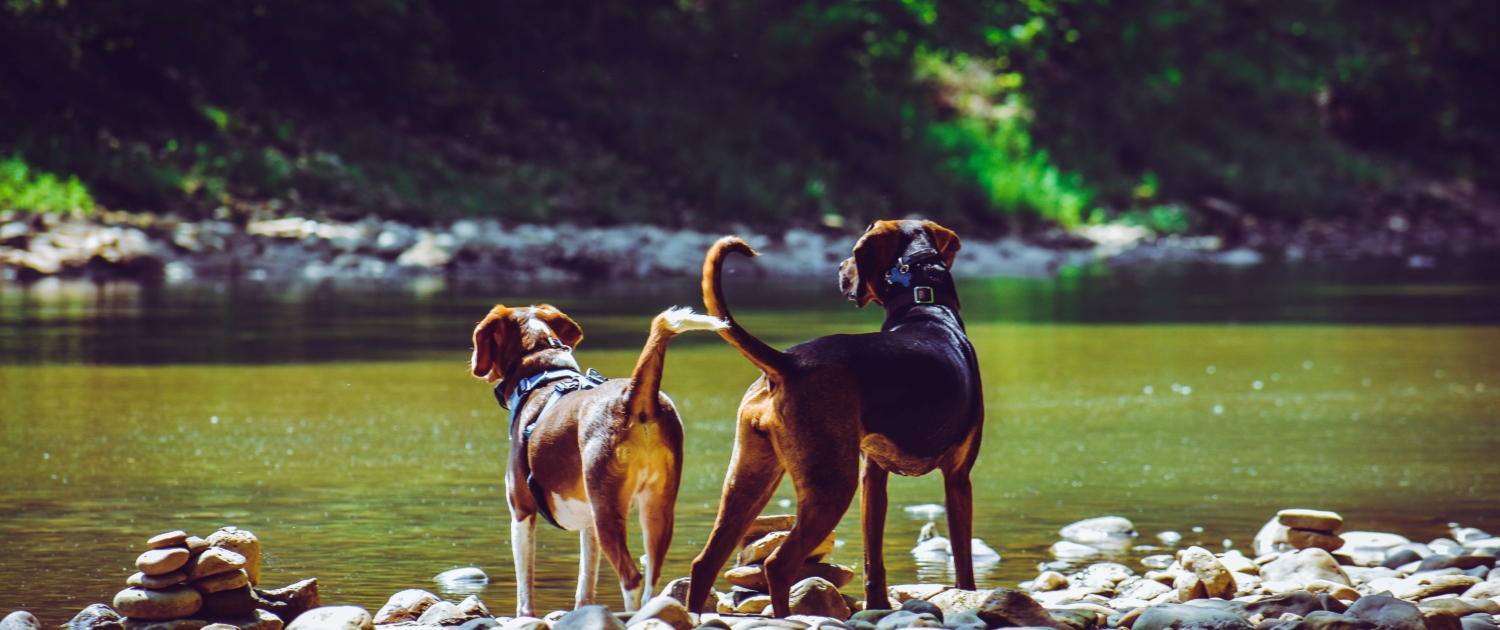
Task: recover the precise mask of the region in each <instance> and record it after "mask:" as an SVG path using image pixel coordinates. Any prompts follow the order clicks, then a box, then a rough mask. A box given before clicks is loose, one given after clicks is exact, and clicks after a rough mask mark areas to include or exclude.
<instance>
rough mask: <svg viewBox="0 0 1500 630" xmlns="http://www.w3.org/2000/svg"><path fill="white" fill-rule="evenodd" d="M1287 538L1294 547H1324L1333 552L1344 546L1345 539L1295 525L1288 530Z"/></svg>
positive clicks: (1325, 549) (1323, 548)
mask: <svg viewBox="0 0 1500 630" xmlns="http://www.w3.org/2000/svg"><path fill="white" fill-rule="evenodd" d="M1286 540H1287V543H1289V544H1291V546H1292V547H1293V548H1294V549H1322V550H1324V551H1328V552H1332V551H1337V550H1338V549H1340V548H1342V547H1343V546H1344V539H1342V538H1339V537H1338V536H1335V535H1333V534H1330V533H1328V532H1323V531H1317V530H1312V529H1298V528H1295V527H1294V528H1292V529H1290V530H1287V534H1286Z"/></svg>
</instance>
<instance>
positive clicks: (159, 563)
mask: <svg viewBox="0 0 1500 630" xmlns="http://www.w3.org/2000/svg"><path fill="white" fill-rule="evenodd" d="M189 555H190V554H189V553H188V550H187V548H186V547H170V548H167V549H151V550H148V551H147V552H146V553H143V554H141V555H140V556H139V557H137V558H136V559H135V568H136V569H137V570H139V571H140V572H141V573H144V574H146V575H162V574H164V573H171V572H173V571H176V570H178V569H181V568H182V565H185V564H187V561H188V557H189Z"/></svg>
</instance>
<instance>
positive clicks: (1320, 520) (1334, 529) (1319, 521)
mask: <svg viewBox="0 0 1500 630" xmlns="http://www.w3.org/2000/svg"><path fill="white" fill-rule="evenodd" d="M1276 520H1277V521H1278V522H1280V523H1281V524H1282V525H1285V526H1287V527H1290V528H1292V529H1312V530H1317V531H1320V532H1329V533H1333V534H1337V533H1338V532H1339V530H1341V529H1343V528H1344V517H1342V516H1339V515H1338V513H1337V512H1325V511H1322V510H1307V509H1301V508H1294V509H1290V510H1282V511H1280V512H1277V513H1276Z"/></svg>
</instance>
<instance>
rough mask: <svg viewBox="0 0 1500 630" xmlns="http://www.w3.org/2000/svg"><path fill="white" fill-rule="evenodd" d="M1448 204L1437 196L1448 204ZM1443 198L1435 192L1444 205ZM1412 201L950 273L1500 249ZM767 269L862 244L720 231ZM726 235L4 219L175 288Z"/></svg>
mask: <svg viewBox="0 0 1500 630" xmlns="http://www.w3.org/2000/svg"><path fill="white" fill-rule="evenodd" d="M1438 192H1441V191H1438ZM1438 192H1432V193H1431V194H1433V195H1436V194H1438ZM1437 205H1438V207H1439V208H1441V209H1442V210H1441V211H1428V212H1419V211H1417V209H1419V208H1421V207H1422V204H1421V203H1414V202H1412V201H1411V200H1406V201H1405V202H1403V203H1401V204H1397V205H1396V206H1395V207H1397V208H1400V209H1399V210H1392V211H1390V212H1386V213H1373V214H1371V215H1369V216H1368V217H1366V218H1363V219H1354V218H1340V219H1334V220H1329V221H1316V220H1308V221H1303V222H1301V223H1299V224H1297V225H1288V224H1278V223H1265V222H1257V221H1255V220H1254V219H1253V218H1251V217H1248V216H1239V215H1233V214H1232V213H1230V214H1228V215H1226V218H1225V219H1224V220H1223V221H1221V222H1220V223H1218V224H1215V225H1211V226H1208V227H1207V228H1206V229H1205V232H1211V233H1205V234H1200V235H1196V236H1185V235H1177V234H1158V233H1156V232H1153V231H1151V230H1150V229H1147V228H1145V227H1141V226H1137V225H1129V224H1124V223H1115V224H1103V225H1088V226H1083V227H1080V228H1077V229H1074V230H1071V231H1064V230H1062V229H1061V228H1056V227H1052V228H1045V229H1040V230H1038V231H1035V232H1033V233H1029V234H1022V235H1018V236H1001V237H993V238H984V237H969V238H965V239H964V247H963V250H962V251H961V252H960V254H959V259H958V262H957V263H955V265H954V271H955V273H957V274H960V275H967V276H1011V277H1046V276H1050V275H1053V274H1055V273H1056V272H1057V270H1059V269H1061V268H1064V267H1069V266H1076V265H1083V264H1088V263H1092V262H1097V261H1103V262H1106V263H1109V264H1114V265H1140V264H1151V263H1159V262H1176V261H1191V262H1202V263H1211V264H1224V265H1253V264H1257V263H1260V262H1262V261H1264V260H1267V259H1287V260H1304V259H1305V260H1347V259H1362V258H1401V259H1405V260H1406V262H1407V263H1408V264H1409V265H1410V266H1413V267H1424V266H1431V265H1433V264H1436V261H1437V259H1439V258H1440V257H1445V256H1451V255H1465V254H1471V253H1476V252H1484V251H1494V250H1500V210H1497V209H1493V208H1491V209H1479V210H1475V209H1473V208H1472V207H1469V208H1467V209H1465V210H1463V211H1456V210H1453V209H1452V208H1454V207H1458V206H1454V205H1451V204H1450V205H1443V204H1437ZM723 233H735V234H738V235H740V236H742V237H744V238H745V239H746V240H747V241H749V242H750V243H751V244H752V245H753V246H754V247H755V248H756V249H757V250H759V251H761V253H763V254H766V255H765V256H762V257H760V258H758V259H755V260H753V261H736V262H735V263H734V264H735V265H736V268H738V269H742V270H744V271H745V272H748V273H753V274H758V275H762V276H816V277H826V276H828V275H830V274H832V273H834V272H835V271H836V270H837V268H838V264H839V263H840V262H841V261H842V260H843V259H844V258H846V257H848V255H849V252H850V250H851V248H852V247H853V244H854V241H855V239H856V238H857V236H858V235H857V234H856V233H854V231H852V230H849V229H843V228H829V227H818V228H806V227H792V228H788V229H786V230H784V231H780V232H766V231H756V230H751V229H748V228H735V229H729V230H725V231H724V232H723ZM723 233H720V232H709V231H702V230H694V229H668V228H662V227H658V226H653V225H643V224H632V225H621V226H613V227H580V226H575V225H570V224H558V225H544V224H514V223H504V222H501V221H499V220H497V219H464V220H457V221H451V222H447V223H438V224H431V225H425V226H419V225H412V224H408V223H403V222H400V221H396V220H389V219H380V218H376V217H374V216H373V215H372V216H371V217H369V218H366V219H365V220H362V221H355V222H339V221H328V220H315V219H310V218H304V217H295V216H290V217H289V216H276V214H275V213H274V212H272V211H270V210H268V209H261V211H259V212H252V213H248V214H230V213H225V214H224V215H223V218H222V219H207V220H187V219H182V218H179V217H175V216H172V215H155V214H142V213H125V212H108V211H105V212H99V213H95V214H90V215H81V214H32V213H20V212H0V277H3V279H6V280H25V279H28V278H37V277H43V276H54V275H56V276H90V277H120V276H165V277H166V278H167V279H171V280H183V279H192V278H226V277H244V278H249V279H255V280H264V279H312V280H317V279H324V278H354V279H400V278H412V277H421V276H434V275H437V276H445V277H453V278H498V279H508V280H540V281H569V280H582V279H611V278H615V279H618V278H650V277H681V276H692V275H696V274H697V273H699V270H700V265H701V260H702V255H703V252H704V251H705V250H706V249H707V248H708V246H709V245H710V244H711V243H712V242H713V241H714V240H715V239H717V238H718V237H719V236H721V235H722V234H723Z"/></svg>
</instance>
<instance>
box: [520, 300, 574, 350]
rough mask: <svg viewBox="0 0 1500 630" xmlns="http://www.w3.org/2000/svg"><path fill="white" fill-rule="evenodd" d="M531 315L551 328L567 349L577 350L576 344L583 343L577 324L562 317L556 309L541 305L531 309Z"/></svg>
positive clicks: (565, 316) (560, 312)
mask: <svg viewBox="0 0 1500 630" xmlns="http://www.w3.org/2000/svg"><path fill="white" fill-rule="evenodd" d="M532 314H533V315H534V316H535V317H536V318H537V319H540V320H542V323H544V324H546V325H547V327H548V328H551V329H552V332H553V334H556V335H557V338H558V340H560V341H562V342H563V343H564V344H565V345H567V346H568V347H569V348H577V347H578V344H579V343H580V342H582V341H583V329H582V328H579V327H578V324H577V323H575V322H574V321H573V320H572V319H569V318H568V316H567V315H564V314H563V312H562V311H559V310H557V307H555V306H553V305H551V304H543V305H541V306H537V307H535V308H533V309H532Z"/></svg>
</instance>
